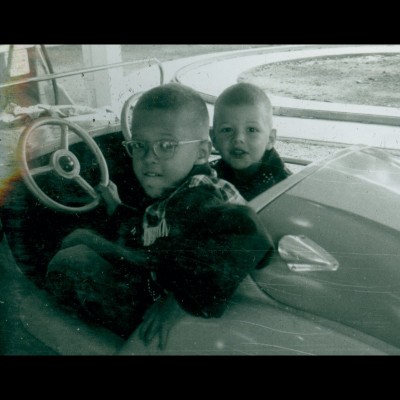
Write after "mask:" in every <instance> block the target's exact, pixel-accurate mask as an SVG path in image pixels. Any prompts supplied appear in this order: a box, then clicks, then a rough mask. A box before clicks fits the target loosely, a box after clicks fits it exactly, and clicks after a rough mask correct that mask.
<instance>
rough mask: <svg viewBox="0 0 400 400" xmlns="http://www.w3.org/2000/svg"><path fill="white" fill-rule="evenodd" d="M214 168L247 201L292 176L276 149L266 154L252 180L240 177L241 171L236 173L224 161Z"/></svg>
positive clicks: (218, 162)
mask: <svg viewBox="0 0 400 400" xmlns="http://www.w3.org/2000/svg"><path fill="white" fill-rule="evenodd" d="M212 167H213V168H214V169H215V170H216V171H217V173H218V177H219V178H221V179H225V180H227V181H228V182H231V183H232V184H233V185H234V186H236V188H237V189H238V190H239V192H240V194H241V195H242V196H243V197H244V198H245V199H246V200H247V201H250V200H251V199H253V198H254V197H256V196H258V195H259V194H260V193H262V192H264V191H265V190H267V189H269V188H270V187H272V186H273V185H275V184H277V183H278V182H280V181H282V180H284V179H285V178H287V177H288V176H289V175H291V174H292V173H291V171H290V170H289V169H288V168H287V167H286V166H285V164H284V163H283V161H282V159H281V158H280V156H279V154H278V152H277V151H276V150H275V149H274V148H272V149H271V150H267V151H266V152H265V153H264V155H263V157H262V159H261V164H260V168H259V169H258V170H257V172H256V173H255V174H254V175H253V176H251V177H250V178H249V177H248V176H247V177H239V174H240V171H235V170H234V169H233V168H232V167H230V166H229V165H228V164H227V163H226V162H225V161H224V160H222V159H220V160H218V161H216V162H215V163H214V164H213V165H212Z"/></svg>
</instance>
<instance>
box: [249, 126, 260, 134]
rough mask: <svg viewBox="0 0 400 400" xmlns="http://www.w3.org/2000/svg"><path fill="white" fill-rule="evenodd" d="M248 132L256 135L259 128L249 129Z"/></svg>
mask: <svg viewBox="0 0 400 400" xmlns="http://www.w3.org/2000/svg"><path fill="white" fill-rule="evenodd" d="M247 131H248V132H250V133H256V132H258V130H257V128H254V127H252V126H251V127H249V128H247Z"/></svg>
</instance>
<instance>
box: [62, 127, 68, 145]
mask: <svg viewBox="0 0 400 400" xmlns="http://www.w3.org/2000/svg"><path fill="white" fill-rule="evenodd" d="M68 133H69V128H68V126H67V125H63V126H62V127H61V148H62V149H64V150H68V145H69V143H68Z"/></svg>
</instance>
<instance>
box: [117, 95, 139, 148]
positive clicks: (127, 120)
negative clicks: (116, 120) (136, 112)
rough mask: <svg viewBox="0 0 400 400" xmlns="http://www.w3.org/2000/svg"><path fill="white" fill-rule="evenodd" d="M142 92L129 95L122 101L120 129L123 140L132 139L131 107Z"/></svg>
mask: <svg viewBox="0 0 400 400" xmlns="http://www.w3.org/2000/svg"><path fill="white" fill-rule="evenodd" d="M142 94H143V92H138V93H135V94H133V95H132V96H130V97H129V98H128V99H127V100H126V101H125V103H124V106H123V107H122V111H121V130H122V134H123V135H124V139H125V140H131V139H132V133H131V126H132V109H133V107H134V106H135V104H136V103H137V101H138V100H139V97H140V96H141V95H142Z"/></svg>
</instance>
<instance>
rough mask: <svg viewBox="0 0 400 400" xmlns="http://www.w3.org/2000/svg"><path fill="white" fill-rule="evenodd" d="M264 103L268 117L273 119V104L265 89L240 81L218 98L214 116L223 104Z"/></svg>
mask: <svg viewBox="0 0 400 400" xmlns="http://www.w3.org/2000/svg"><path fill="white" fill-rule="evenodd" d="M248 104H250V105H255V104H263V105H264V106H265V111H266V112H267V113H268V118H270V119H271V120H272V104H271V101H270V99H269V98H268V96H267V95H266V94H265V93H264V91H263V90H262V89H261V88H259V87H258V86H256V85H253V84H252V83H247V82H240V83H237V84H235V85H232V86H229V87H228V88H227V89H225V90H224V91H223V92H222V93H221V94H220V95H219V96H218V98H217V101H216V102H215V105H214V116H215V114H216V111H217V110H218V108H219V107H221V106H241V105H248Z"/></svg>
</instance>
